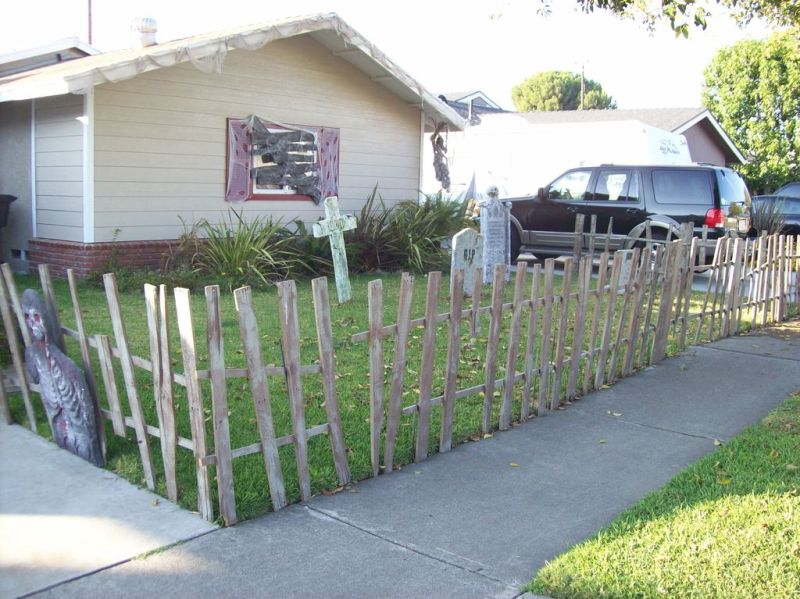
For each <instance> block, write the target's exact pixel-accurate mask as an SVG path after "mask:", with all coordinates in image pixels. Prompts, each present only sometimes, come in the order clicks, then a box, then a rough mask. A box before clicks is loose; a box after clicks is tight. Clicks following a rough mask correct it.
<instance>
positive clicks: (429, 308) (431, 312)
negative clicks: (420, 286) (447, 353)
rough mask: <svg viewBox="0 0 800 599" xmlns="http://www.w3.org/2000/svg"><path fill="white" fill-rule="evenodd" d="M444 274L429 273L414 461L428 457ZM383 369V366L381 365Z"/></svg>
mask: <svg viewBox="0 0 800 599" xmlns="http://www.w3.org/2000/svg"><path fill="white" fill-rule="evenodd" d="M441 279H442V273H440V272H431V273H428V290H427V295H426V298H425V329H424V332H423V335H422V363H421V364H420V373H419V400H418V402H417V405H418V406H419V416H418V420H417V443H416V447H415V450H414V461H415V462H420V461H422V460H424V459H425V458H427V457H428V436H429V431H430V423H431V395H432V392H433V366H434V362H435V361H436V360H435V355H434V352H435V351H436V328H437V326H436V312H437V307H438V305H439V285H440V282H441ZM381 367H383V364H381Z"/></svg>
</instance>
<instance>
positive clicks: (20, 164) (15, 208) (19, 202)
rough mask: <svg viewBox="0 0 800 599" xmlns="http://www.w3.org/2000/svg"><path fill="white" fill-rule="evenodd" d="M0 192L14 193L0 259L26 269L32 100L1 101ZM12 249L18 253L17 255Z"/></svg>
mask: <svg viewBox="0 0 800 599" xmlns="http://www.w3.org/2000/svg"><path fill="white" fill-rule="evenodd" d="M0 165H2V168H0V193H2V194H8V195H12V196H16V198H17V199H16V200H15V201H14V202H13V203H12V204H11V206H10V210H9V214H8V223H7V224H6V227H5V229H1V230H0V239H1V240H2V247H0V258H2V260H3V261H4V262H9V263H10V264H11V266H12V268H14V269H15V270H26V269H27V263H26V261H25V260H23V259H22V258H21V257H22V253H23V252H27V250H28V240H29V239H30V238H31V235H32V227H31V220H32V219H31V103H30V102H29V101H24V102H5V103H3V104H0ZM11 250H18V251H19V252H20V254H19V258H15V257H14V256H12V252H11Z"/></svg>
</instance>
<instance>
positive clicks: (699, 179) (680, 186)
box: [653, 169, 714, 206]
mask: <svg viewBox="0 0 800 599" xmlns="http://www.w3.org/2000/svg"><path fill="white" fill-rule="evenodd" d="M653 192H654V194H655V199H656V202H658V203H659V204H701V205H706V206H713V205H714V188H713V187H712V185H711V173H710V172H708V171H699V170H698V171H696V170H678V169H670V170H654V171H653Z"/></svg>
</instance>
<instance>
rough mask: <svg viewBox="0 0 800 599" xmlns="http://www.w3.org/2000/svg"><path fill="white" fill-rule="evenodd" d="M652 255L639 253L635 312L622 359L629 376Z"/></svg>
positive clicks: (625, 374)
mask: <svg viewBox="0 0 800 599" xmlns="http://www.w3.org/2000/svg"><path fill="white" fill-rule="evenodd" d="M651 264H652V256H651V254H650V252H647V251H644V252H642V253H641V254H640V255H639V268H638V270H637V271H636V282H635V284H634V289H635V295H634V298H633V312H632V313H631V319H630V322H629V324H628V335H627V337H628V341H627V343H626V344H625V357H624V358H623V360H622V374H623V376H628V375H630V374H631V373H632V372H633V361H634V358H635V356H636V347H637V341H638V339H639V323H640V322H641V315H642V303H643V302H644V296H645V291H646V288H647V277H648V275H649V273H650V269H651Z"/></svg>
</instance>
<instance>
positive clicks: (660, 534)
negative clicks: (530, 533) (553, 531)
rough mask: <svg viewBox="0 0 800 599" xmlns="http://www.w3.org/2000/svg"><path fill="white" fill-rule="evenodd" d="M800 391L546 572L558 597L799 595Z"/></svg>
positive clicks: (543, 587) (539, 581)
mask: <svg viewBox="0 0 800 599" xmlns="http://www.w3.org/2000/svg"><path fill="white" fill-rule="evenodd" d="M797 589H800V393H796V394H794V395H793V396H792V397H791V398H790V399H788V400H787V401H786V402H785V403H784V404H783V405H782V406H781V407H780V408H778V409H776V410H775V411H774V412H772V413H771V414H769V415H768V416H767V417H766V418H765V419H764V420H763V421H762V422H761V423H760V424H758V425H755V426H752V427H750V428H748V429H746V430H745V431H744V432H742V433H741V434H740V435H738V436H737V437H735V438H734V439H732V440H731V441H730V442H728V443H726V444H725V445H724V446H722V447H720V448H719V449H718V450H717V451H715V452H714V453H712V454H710V455H708V456H706V457H704V458H703V459H701V460H700V461H698V462H697V463H695V464H693V465H692V466H690V467H689V468H688V469H686V470H685V471H684V472H682V473H681V474H679V475H677V476H676V477H675V478H673V479H672V480H671V481H670V482H669V483H667V485H665V486H664V487H663V488H661V489H660V490H658V491H655V492H653V493H651V494H649V495H647V496H646V497H645V498H643V499H642V500H641V501H640V502H639V503H637V504H636V505H635V506H633V507H632V508H630V509H628V510H627V511H625V512H624V513H623V514H621V515H620V516H619V517H618V518H617V519H616V520H614V521H613V522H612V523H611V524H609V525H608V526H607V527H605V528H604V529H603V530H601V531H600V532H599V533H598V534H597V535H596V536H595V537H593V538H591V539H589V540H587V541H585V542H584V543H581V544H580V545H577V546H575V547H573V548H572V549H571V550H569V551H568V552H566V553H564V554H563V555H561V556H560V557H558V558H557V559H556V560H554V561H553V562H551V563H549V564H547V565H546V566H545V567H544V568H542V569H541V570H540V571H539V573H538V574H537V576H536V577H535V578H534V579H533V580H532V581H531V583H530V584H529V585H528V587H527V590H530V591H532V592H534V593H540V594H543V595H548V596H551V597H554V598H565V599H566V598H570V599H580V598H587V599H588V598H591V599H601V598H611V597H613V598H615V599H622V598H633V597H636V598H650V597H726V598H734V597H742V598H744V597H747V598H760V597H763V598H765V599H766V598H770V599H780V598H783V597H786V598H788V597H796V596H797V594H796V593H797Z"/></svg>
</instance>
